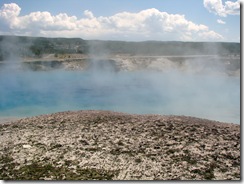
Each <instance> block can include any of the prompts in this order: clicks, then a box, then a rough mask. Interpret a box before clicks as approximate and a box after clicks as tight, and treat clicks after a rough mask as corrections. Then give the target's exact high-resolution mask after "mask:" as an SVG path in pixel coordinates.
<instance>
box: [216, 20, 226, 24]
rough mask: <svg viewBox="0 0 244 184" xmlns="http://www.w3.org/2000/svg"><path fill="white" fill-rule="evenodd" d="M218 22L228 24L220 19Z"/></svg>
mask: <svg viewBox="0 0 244 184" xmlns="http://www.w3.org/2000/svg"><path fill="white" fill-rule="evenodd" d="M217 22H218V23H219V24H226V22H225V21H223V20H221V19H218V20H217Z"/></svg>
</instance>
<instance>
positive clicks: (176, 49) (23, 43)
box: [0, 36, 240, 60]
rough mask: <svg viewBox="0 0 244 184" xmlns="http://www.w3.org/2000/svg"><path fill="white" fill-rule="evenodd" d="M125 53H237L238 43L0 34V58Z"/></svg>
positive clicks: (238, 50)
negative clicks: (86, 38) (89, 38)
mask: <svg viewBox="0 0 244 184" xmlns="http://www.w3.org/2000/svg"><path fill="white" fill-rule="evenodd" d="M74 53H79V54H98V55H99V54H104V53H105V54H106V53H110V54H129V55H172V56H174V55H212V54H214V55H229V54H231V55H240V43H230V42H175V41H174V42H162V41H145V42H125V41H98V40H83V39H81V38H43V37H24V36H0V60H5V59H7V58H11V56H13V55H14V56H15V57H16V56H20V57H42V55H43V54H55V56H56V57H57V56H58V54H74Z"/></svg>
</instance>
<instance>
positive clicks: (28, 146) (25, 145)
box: [23, 144, 31, 149]
mask: <svg viewBox="0 0 244 184" xmlns="http://www.w3.org/2000/svg"><path fill="white" fill-rule="evenodd" d="M23 148H25V149H30V148H31V145H28V144H24V145H23Z"/></svg>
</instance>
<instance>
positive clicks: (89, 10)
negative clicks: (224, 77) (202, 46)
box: [0, 0, 240, 42]
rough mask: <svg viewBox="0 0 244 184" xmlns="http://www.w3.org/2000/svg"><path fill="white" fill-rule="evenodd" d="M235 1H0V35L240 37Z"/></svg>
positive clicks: (131, 38)
mask: <svg viewBox="0 0 244 184" xmlns="http://www.w3.org/2000/svg"><path fill="white" fill-rule="evenodd" d="M239 3H240V2H238V1H236V0H235V1H234V0H228V1H224V0H186V1H183V0H141V1H138V0H123V1H118V0H99V1H98V0H69V1H67V0H41V1H31V0H1V2H0V7H1V9H0V34H2V35H3V34H14V35H27V36H48V37H81V38H84V39H102V40H106V39H109V40H127V41H144V40H162V41H169V40H176V41H178V40H179V41H227V42H240V14H239V12H240V10H239Z"/></svg>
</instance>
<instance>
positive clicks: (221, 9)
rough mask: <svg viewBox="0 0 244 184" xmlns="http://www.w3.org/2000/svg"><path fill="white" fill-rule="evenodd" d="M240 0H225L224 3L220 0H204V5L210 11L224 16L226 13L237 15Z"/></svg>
mask: <svg viewBox="0 0 244 184" xmlns="http://www.w3.org/2000/svg"><path fill="white" fill-rule="evenodd" d="M240 3H241V1H240V0H237V1H236V2H232V1H226V2H225V3H224V4H223V2H222V0H204V1H203V5H204V7H205V8H206V9H207V10H208V11H209V12H211V13H214V14H216V15H219V16H221V17H226V16H227V15H239V14H240Z"/></svg>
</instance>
